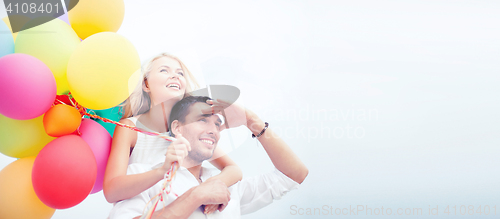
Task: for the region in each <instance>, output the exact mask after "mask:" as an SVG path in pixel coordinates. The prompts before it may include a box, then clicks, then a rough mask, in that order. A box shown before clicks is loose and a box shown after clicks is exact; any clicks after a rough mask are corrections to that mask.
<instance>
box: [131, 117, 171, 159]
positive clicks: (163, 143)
mask: <svg viewBox="0 0 500 219" xmlns="http://www.w3.org/2000/svg"><path fill="white" fill-rule="evenodd" d="M127 119H129V120H130V121H132V122H133V123H134V125H135V126H136V127H138V128H141V129H144V130H146V131H152V130H151V129H148V128H147V127H146V126H144V125H143V124H142V123H141V122H139V121H138V120H137V118H135V117H130V118H127ZM161 134H166V135H168V136H170V134H169V133H167V132H164V133H161ZM169 145H170V142H169V141H167V140H165V139H163V138H160V137H157V136H151V135H146V134H144V133H140V132H137V142H135V146H134V149H133V150H132V154H131V155H130V158H129V161H128V164H133V163H143V164H151V165H152V164H156V163H158V160H162V159H163V160H165V154H166V153H167V148H168V146H169ZM154 161H156V163H154Z"/></svg>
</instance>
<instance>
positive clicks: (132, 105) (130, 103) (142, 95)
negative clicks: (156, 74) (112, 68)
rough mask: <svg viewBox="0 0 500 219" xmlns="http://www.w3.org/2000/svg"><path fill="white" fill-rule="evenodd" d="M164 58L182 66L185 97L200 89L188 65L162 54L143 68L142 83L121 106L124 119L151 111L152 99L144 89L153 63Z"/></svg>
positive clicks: (171, 56) (138, 84)
mask: <svg viewBox="0 0 500 219" xmlns="http://www.w3.org/2000/svg"><path fill="white" fill-rule="evenodd" d="M162 57H168V58H171V59H174V60H177V61H178V62H179V64H180V65H181V68H182V71H183V72H184V78H186V92H185V93H184V97H186V96H189V93H190V92H191V91H193V90H195V89H198V88H199V85H198V82H197V81H196V78H194V76H193V75H192V74H191V72H190V71H189V70H188V68H187V67H186V65H184V63H183V62H182V61H181V60H180V59H179V58H177V57H175V56H173V55H170V54H167V53H161V54H159V55H157V56H155V57H153V58H152V59H150V60H149V61H147V62H146V63H145V64H144V65H143V66H142V67H141V75H142V80H141V82H139V83H137V86H136V87H135V89H134V91H132V93H131V94H130V96H129V97H128V98H127V100H125V102H123V103H122V104H121V105H120V106H121V110H122V112H123V116H122V119H123V118H128V117H132V116H137V115H140V114H143V113H146V112H148V111H149V108H150V107H151V98H150V97H149V94H148V93H147V92H145V91H144V90H143V89H142V88H143V86H144V85H145V83H146V80H147V79H148V77H149V74H150V73H151V69H152V67H153V62H154V61H155V60H157V59H159V58H162Z"/></svg>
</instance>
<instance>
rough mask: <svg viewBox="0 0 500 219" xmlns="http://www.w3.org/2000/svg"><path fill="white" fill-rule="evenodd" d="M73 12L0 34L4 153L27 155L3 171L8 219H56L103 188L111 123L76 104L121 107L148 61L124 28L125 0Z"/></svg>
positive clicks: (0, 205)
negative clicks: (143, 62) (89, 116)
mask: <svg viewBox="0 0 500 219" xmlns="http://www.w3.org/2000/svg"><path fill="white" fill-rule="evenodd" d="M68 17H69V21H67V22H65V21H63V20H61V19H57V18H56V19H52V20H50V21H49V22H46V23H43V24H41V25H38V26H36V27H33V28H30V29H26V30H22V31H20V32H18V33H15V34H13V35H9V34H0V45H1V46H0V153H3V154H5V155H7V156H10V157H14V158H19V159H18V160H16V161H14V162H12V163H11V164H9V165H8V166H7V167H5V168H4V169H2V170H1V171H0V194H1V195H0V218H50V217H52V215H53V214H54V212H55V209H65V208H70V207H72V206H75V205H77V204H79V203H80V202H82V201H83V200H84V199H85V198H86V197H87V196H88V195H89V194H91V193H96V192H99V191H100V190H102V182H103V176H104V170H105V168H106V163H107V159H108V156H109V151H110V147H111V139H112V137H111V135H110V134H109V132H108V130H109V127H107V128H108V130H107V129H106V128H104V127H103V126H102V125H101V124H99V123H97V122H96V121H94V120H91V119H87V118H82V115H81V114H80V112H79V110H78V109H76V108H75V104H74V103H75V102H78V103H79V104H80V105H81V106H83V107H85V108H87V109H92V110H95V111H96V112H102V113H106V112H109V110H111V109H116V108H113V107H115V106H117V105H118V104H120V103H121V102H123V101H124V100H125V99H126V98H127V97H128V96H129V93H130V92H131V90H129V83H131V82H130V81H129V80H130V78H131V77H132V75H133V74H134V73H135V72H136V71H138V70H139V69H140V59H139V55H138V53H137V51H136V49H135V47H134V46H133V45H132V43H130V42H129V41H128V40H127V39H126V38H125V37H123V36H121V35H119V34H117V33H116V31H117V30H118V29H119V27H120V26H121V23H122V21H123V17H124V3H123V0H107V1H106V2H105V4H104V2H103V1H99V0H80V1H79V2H78V4H77V5H76V6H75V7H74V8H73V9H72V10H70V11H69V12H68ZM3 21H4V22H5V23H4V22H1V21H0V32H6V31H11V30H10V24H9V23H8V19H5V18H4V19H3ZM68 94H70V95H69V96H68Z"/></svg>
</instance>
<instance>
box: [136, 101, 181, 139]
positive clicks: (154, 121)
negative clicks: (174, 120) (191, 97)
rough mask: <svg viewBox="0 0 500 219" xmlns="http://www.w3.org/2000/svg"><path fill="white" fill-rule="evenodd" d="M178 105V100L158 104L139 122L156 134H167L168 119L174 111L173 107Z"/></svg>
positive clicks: (141, 117) (143, 115)
mask: <svg viewBox="0 0 500 219" xmlns="http://www.w3.org/2000/svg"><path fill="white" fill-rule="evenodd" d="M176 103H177V100H167V101H165V102H163V103H159V104H156V105H155V106H153V104H151V105H152V106H151V108H150V109H149V111H148V112H147V113H144V114H142V115H141V116H140V117H139V121H140V122H141V123H142V124H143V125H145V126H146V127H147V128H149V129H151V130H153V131H156V132H160V133H162V132H167V131H168V130H167V127H168V117H169V116H170V112H171V111H172V107H174V105H175V104H176Z"/></svg>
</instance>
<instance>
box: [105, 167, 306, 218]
mask: <svg viewBox="0 0 500 219" xmlns="http://www.w3.org/2000/svg"><path fill="white" fill-rule="evenodd" d="M149 170H151V165H149V164H139V163H136V164H130V165H129V166H128V169H127V174H128V175H131V174H138V173H143V172H147V171H149ZM213 174H214V170H212V169H208V168H205V167H202V169H201V177H200V178H201V181H203V182H204V181H205V180H207V179H208V178H210V177H211V176H213ZM163 183H164V180H161V181H159V182H158V183H156V184H155V185H154V186H152V187H151V188H149V189H147V190H146V191H144V192H142V193H141V194H139V195H137V196H134V197H133V198H131V199H126V200H123V201H119V202H116V203H115V205H114V207H113V209H112V210H111V213H110V216H109V218H110V219H122V218H134V217H137V216H140V215H143V214H144V213H145V212H146V211H147V210H148V209H149V208H150V207H151V206H152V204H153V201H151V200H153V199H152V198H153V197H155V196H156V195H158V194H159V192H160V191H161V189H162V186H163ZM198 185H199V183H198V180H197V179H196V178H195V177H194V176H193V174H191V172H189V170H187V169H186V168H184V167H180V168H179V169H178V170H177V173H176V176H175V178H174V180H173V181H172V187H171V192H170V193H169V194H168V198H167V199H166V200H164V201H163V202H160V203H158V206H157V207H156V211H161V210H162V209H163V207H164V206H167V205H169V204H170V203H172V202H173V201H174V200H175V199H177V196H176V194H177V195H178V196H181V195H182V194H184V193H185V192H186V191H188V190H189V189H190V188H192V187H195V186H198ZM298 185H299V184H298V183H297V182H295V181H293V180H292V179H290V178H289V177H287V176H286V175H285V174H283V173H281V172H280V171H279V170H277V169H274V171H272V172H270V173H265V174H261V175H258V176H255V177H249V178H244V179H243V180H242V181H240V182H238V183H236V184H234V185H233V186H231V187H229V188H228V189H229V192H230V193H231V200H230V201H229V204H228V205H227V207H226V208H225V209H224V210H223V211H222V212H219V211H215V212H214V213H212V214H209V215H205V214H203V209H202V207H199V208H198V209H196V210H195V211H194V212H193V214H191V216H190V217H189V218H190V219H198V218H214V219H215V218H217V219H219V218H240V216H241V215H242V214H248V213H252V212H254V211H256V210H259V209H261V208H263V207H265V206H267V205H269V204H270V203H272V202H273V200H275V199H276V200H277V199H280V198H281V197H282V196H283V195H285V194H286V193H287V192H288V191H290V190H292V189H296V188H297V187H298ZM146 205H147V207H146Z"/></svg>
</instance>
